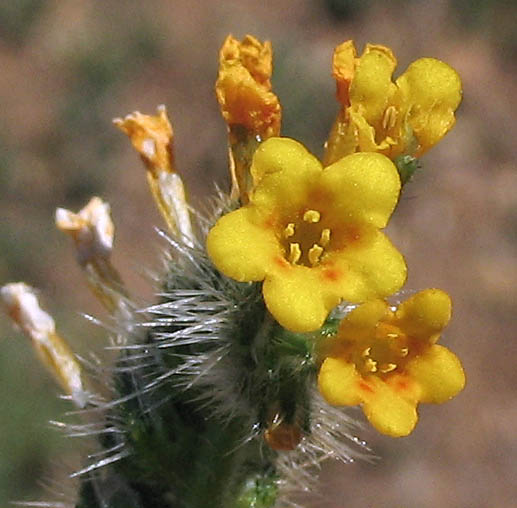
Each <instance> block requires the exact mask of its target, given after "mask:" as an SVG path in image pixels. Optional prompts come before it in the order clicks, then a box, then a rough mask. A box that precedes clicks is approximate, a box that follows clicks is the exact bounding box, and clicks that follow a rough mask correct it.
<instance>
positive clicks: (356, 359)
mask: <svg viewBox="0 0 517 508" xmlns="http://www.w3.org/2000/svg"><path fill="white" fill-rule="evenodd" d="M450 316H451V301H450V298H449V296H448V295H447V293H445V292H443V291H441V290H439V289H427V290H424V291H421V292H419V293H417V294H415V295H413V296H412V297H411V298H409V299H408V300H406V301H405V302H403V303H402V304H401V305H399V307H398V308H397V309H396V310H393V309H392V308H390V306H389V305H388V304H387V303H386V302H385V301H383V300H380V299H375V300H370V301H368V302H366V303H364V304H362V305H360V306H359V307H357V308H356V309H354V310H353V311H351V312H350V313H349V314H348V315H347V316H346V317H345V318H344V319H343V321H342V322H341V325H340V328H339V331H338V333H337V336H336V337H335V338H333V339H330V340H329V341H328V342H327V343H324V344H323V345H322V348H321V351H320V355H321V357H323V358H324V360H323V362H322V364H321V367H320V371H319V375H318V386H319V390H320V392H321V394H322V395H323V397H324V398H325V399H326V400H327V402H329V403H330V404H332V405H336V406H354V405H357V404H361V405H362V408H363V411H364V413H365V415H366V417H367V418H368V420H369V421H370V423H371V424H372V425H373V426H374V427H375V428H376V429H377V430H378V431H379V432H382V433H383V434H387V435H389V436H392V437H400V436H406V435H408V434H409V433H411V432H412V430H413V429H414V427H415V425H416V423H417V420H418V415H417V411H416V407H417V404H418V403H419V402H432V403H442V402H446V401H447V400H449V399H451V398H452V397H454V396H455V395H457V394H458V392H460V391H461V390H462V389H463V387H464V385H465V374H464V372H463V369H462V366H461V363H460V361H459V360H458V358H457V357H456V355H454V354H453V353H452V352H451V351H449V350H448V349H447V348H445V347H443V346H440V345H438V344H436V341H437V340H438V339H439V337H440V333H441V332H442V330H443V328H444V327H445V326H446V325H447V323H448V322H449V319H450Z"/></svg>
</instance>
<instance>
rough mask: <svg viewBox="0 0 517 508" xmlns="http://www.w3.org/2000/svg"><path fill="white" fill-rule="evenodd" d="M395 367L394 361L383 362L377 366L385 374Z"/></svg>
mask: <svg viewBox="0 0 517 508" xmlns="http://www.w3.org/2000/svg"><path fill="white" fill-rule="evenodd" d="M396 368H397V364H396V363H384V364H382V365H381V366H380V367H379V370H380V371H381V372H382V373H383V374H387V373H388V372H391V371H393V370H395V369H396Z"/></svg>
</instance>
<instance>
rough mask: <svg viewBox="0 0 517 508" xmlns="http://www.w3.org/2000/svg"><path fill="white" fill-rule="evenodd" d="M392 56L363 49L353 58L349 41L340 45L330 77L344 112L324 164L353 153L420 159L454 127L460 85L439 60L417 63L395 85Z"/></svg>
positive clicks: (370, 46) (386, 50)
mask: <svg viewBox="0 0 517 508" xmlns="http://www.w3.org/2000/svg"><path fill="white" fill-rule="evenodd" d="M396 66H397V60H396V58H395V56H394V55H393V53H392V51H391V50H390V49H389V48H387V47H385V46H380V45H373V44H367V45H366V49H365V50H364V52H363V54H362V55H361V57H359V58H357V57H356V50H355V46H354V43H353V41H346V42H344V43H343V44H341V45H340V46H338V47H337V48H336V50H335V53H334V60H333V75H334V77H335V79H336V83H337V96H338V100H339V101H340V102H341V105H342V110H341V112H340V114H339V115H338V118H337V120H336V123H335V124H334V127H333V129H332V132H331V134H330V137H329V143H328V146H327V154H326V162H328V163H330V162H333V161H334V160H336V159H338V158H341V157H343V156H344V155H347V154H349V153H353V152H355V151H359V152H379V153H383V154H385V155H387V156H388V157H390V158H391V159H393V158H395V157H396V156H398V155H401V154H404V155H413V156H416V157H419V156H420V155H422V154H423V153H424V152H426V151H427V150H428V149H429V148H431V147H432V146H433V145H435V144H436V143H437V142H438V141H440V139H441V138H442V137H443V136H445V134H446V133H447V132H448V131H449V130H450V129H451V128H452V126H453V125H454V122H455V118H454V111H455V110H456V108H457V107H458V105H459V103H460V101H461V80H460V78H459V76H458V74H457V73H456V71H455V70H454V69H453V68H452V67H450V66H449V65H447V64H446V63H444V62H441V61H440V60H436V59H434V58H420V59H418V60H416V61H415V62H413V63H412V64H411V65H410V66H409V67H408V68H407V70H406V71H405V72H404V73H403V74H402V75H401V76H400V77H399V78H398V79H397V80H396V81H395V82H393V81H392V75H393V72H394V70H395V67H396Z"/></svg>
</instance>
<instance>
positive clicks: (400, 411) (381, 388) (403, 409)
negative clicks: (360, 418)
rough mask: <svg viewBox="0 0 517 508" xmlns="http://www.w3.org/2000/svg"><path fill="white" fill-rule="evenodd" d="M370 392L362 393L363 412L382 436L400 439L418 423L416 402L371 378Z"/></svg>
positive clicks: (377, 379)
mask: <svg viewBox="0 0 517 508" xmlns="http://www.w3.org/2000/svg"><path fill="white" fill-rule="evenodd" d="M368 381H369V383H370V384H371V385H372V389H371V392H370V393H369V392H368V391H366V390H365V391H364V392H363V400H364V402H363V411H364V414H365V415H366V418H368V421H369V422H370V423H371V424H372V425H373V426H374V427H375V428H376V429H377V430H378V431H379V432H381V433H382V434H386V435H388V436H391V437H402V436H407V435H408V434H410V433H411V432H412V431H413V429H414V428H415V425H416V423H417V421H418V415H417V412H416V401H414V400H411V399H408V398H405V397H402V396H401V395H399V394H398V393H397V392H396V391H395V390H394V389H393V388H392V386H390V385H388V384H387V383H385V382H383V381H382V380H381V379H379V378H377V377H375V376H371V377H370V378H369V379H368Z"/></svg>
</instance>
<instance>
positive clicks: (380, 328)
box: [349, 322, 413, 376]
mask: <svg viewBox="0 0 517 508" xmlns="http://www.w3.org/2000/svg"><path fill="white" fill-rule="evenodd" d="M409 342H410V341H409V338H408V337H407V335H405V334H404V333H403V332H402V331H401V330H400V329H399V328H398V327H397V326H394V325H391V324H389V323H386V322H380V323H379V324H378V325H377V327H376V329H375V334H374V335H373V336H372V337H369V338H368V340H364V341H358V342H355V343H352V344H350V349H349V355H350V360H351V362H353V363H354V364H355V366H356V369H357V370H358V371H359V372H360V373H361V374H362V375H371V374H375V375H377V376H383V375H384V374H388V373H390V372H393V371H395V370H398V371H401V370H403V368H404V366H405V365H406V363H407V361H408V356H410V347H409ZM411 356H413V355H411Z"/></svg>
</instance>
